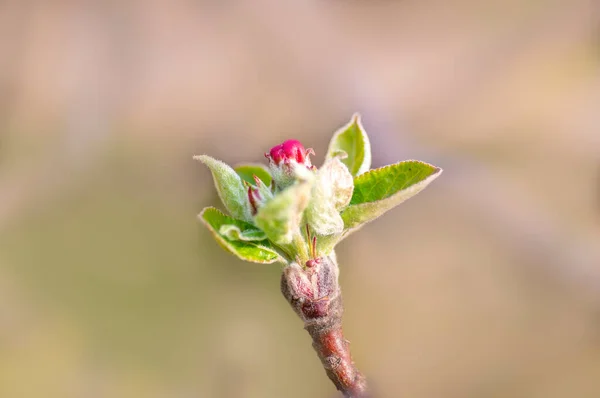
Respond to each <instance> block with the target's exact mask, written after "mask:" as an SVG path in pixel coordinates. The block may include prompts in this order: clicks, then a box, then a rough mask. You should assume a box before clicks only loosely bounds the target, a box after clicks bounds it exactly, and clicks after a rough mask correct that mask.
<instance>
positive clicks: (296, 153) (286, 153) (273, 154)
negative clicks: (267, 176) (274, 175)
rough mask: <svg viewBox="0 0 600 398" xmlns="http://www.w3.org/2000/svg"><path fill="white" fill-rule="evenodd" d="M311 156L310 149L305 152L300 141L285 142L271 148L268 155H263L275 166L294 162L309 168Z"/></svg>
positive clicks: (311, 151)
mask: <svg viewBox="0 0 600 398" xmlns="http://www.w3.org/2000/svg"><path fill="white" fill-rule="evenodd" d="M311 154H314V151H313V150H312V148H309V149H308V150H306V149H304V146H303V145H302V144H301V143H300V141H298V140H287V141H285V142H284V143H283V144H279V145H276V146H274V147H273V148H271V150H270V151H269V153H268V154H266V153H265V156H266V157H267V158H268V159H269V160H271V161H272V162H273V163H275V165H277V166H279V165H281V163H284V164H289V163H290V162H292V161H295V162H296V163H300V164H304V165H305V166H307V167H311V163H310V159H309V156H310V155H311Z"/></svg>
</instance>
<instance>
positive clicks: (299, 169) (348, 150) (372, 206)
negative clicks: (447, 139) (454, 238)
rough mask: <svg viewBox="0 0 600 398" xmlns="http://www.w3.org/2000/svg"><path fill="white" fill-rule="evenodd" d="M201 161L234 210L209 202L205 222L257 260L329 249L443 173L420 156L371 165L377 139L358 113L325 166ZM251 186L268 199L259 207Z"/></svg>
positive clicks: (232, 248) (235, 249) (230, 246)
mask: <svg viewBox="0 0 600 398" xmlns="http://www.w3.org/2000/svg"><path fill="white" fill-rule="evenodd" d="M302 150H304V149H303V148H302ZM195 159H198V160H200V161H201V162H203V163H204V164H205V165H206V166H208V168H209V169H210V170H211V172H212V176H213V179H214V182H215V187H216V189H217V192H218V194H219V197H220V198H221V201H222V202H223V205H224V206H225V208H226V210H227V212H228V215H227V214H225V213H223V212H221V211H219V210H218V209H216V208H214V207H207V208H205V209H204V210H202V212H201V213H200V215H199V218H200V220H202V222H203V223H204V224H205V225H206V227H207V228H208V229H209V230H210V232H211V233H212V234H213V236H214V237H215V239H216V240H217V242H218V243H219V244H220V245H221V246H222V247H223V248H224V249H225V250H227V251H229V252H231V253H232V254H234V255H236V256H237V257H239V258H240V259H242V260H246V261H250V262H256V263H273V262H276V261H280V262H283V263H290V262H292V261H302V262H305V261H307V260H308V259H309V258H311V257H319V256H323V255H328V254H330V253H331V251H332V250H333V249H334V246H335V245H336V244H337V243H339V242H340V241H341V240H342V239H343V238H345V237H346V236H348V234H350V233H352V232H353V231H356V230H357V229H358V228H360V227H361V226H362V225H364V224H365V223H367V222H369V221H372V220H373V219H375V218H377V217H379V216H380V215H382V214H383V213H385V212H387V211H388V210H390V209H391V208H393V207H395V206H397V205H398V204H400V203H402V202H403V201H405V200H406V199H408V198H410V197H411V196H414V195H415V194H417V193H418V192H420V191H421V190H422V189H423V188H425V187H426V186H427V185H428V184H429V183H430V182H431V181H433V180H434V179H435V178H436V177H438V176H439V175H440V173H441V172H442V170H441V169H440V168H438V167H435V166H432V165H430V164H427V163H424V162H420V161H416V160H407V161H403V162H399V163H395V164H392V165H388V166H385V167H382V168H378V169H374V170H371V169H370V167H371V145H370V142H369V138H368V136H367V133H366V132H365V130H364V128H363V127H362V125H361V122H360V117H359V116H358V115H354V116H353V117H352V119H351V121H350V122H349V123H348V124H347V125H345V126H343V127H342V128H341V129H339V130H338V131H337V132H336V133H335V134H334V135H333V137H332V139H331V142H330V144H329V148H328V151H327V155H326V158H325V162H324V164H323V165H322V166H321V167H320V168H319V169H316V168H315V167H313V166H310V167H306V166H305V165H304V164H296V163H295V162H292V164H291V165H290V164H274V162H273V161H272V159H270V164H269V168H267V167H265V166H263V165H261V164H245V165H241V166H237V167H234V168H232V167H230V166H228V165H227V164H225V163H223V162H221V161H219V160H216V159H213V158H211V157H210V156H207V155H201V156H195ZM308 163H309V164H310V161H308ZM251 192H254V193H255V196H254V197H255V198H260V199H261V201H260V203H259V205H258V206H257V203H256V200H253V199H252V198H251ZM313 241H314V242H316V245H314V247H313Z"/></svg>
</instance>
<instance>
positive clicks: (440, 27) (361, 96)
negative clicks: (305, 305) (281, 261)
mask: <svg viewBox="0 0 600 398" xmlns="http://www.w3.org/2000/svg"><path fill="white" fill-rule="evenodd" d="M353 112H360V113H361V114H362V117H363V123H364V125H365V127H366V129H367V131H368V132H369V134H370V136H371V142H372V148H373V154H374V166H375V167H379V166H382V165H384V164H388V163H392V162H396V161H398V160H403V159H413V158H414V159H419V160H424V161H427V162H430V163H434V164H436V165H438V166H441V167H443V168H444V170H445V172H444V174H443V175H442V177H441V178H440V179H438V180H437V181H435V183H433V184H432V185H431V186H430V187H429V188H427V189H426V190H425V191H424V192H422V193H421V194H420V195H418V196H417V197H416V198H413V199H411V200H409V201H408V202H406V203H404V204H403V205H402V206H400V207H399V208H397V209H395V210H393V211H392V212H391V213H389V214H388V215H387V216H386V217H385V218H383V219H380V220H377V221H376V222H374V223H372V224H369V225H368V226H367V227H365V228H364V229H363V230H361V231H360V232H359V233H356V234H353V235H352V236H351V237H350V238H348V239H347V240H346V241H344V242H343V243H342V244H341V245H340V246H339V247H338V259H339V261H340V264H341V269H342V273H341V283H342V286H343V288H344V299H345V303H346V313H345V330H346V334H347V338H348V339H349V340H350V341H351V342H352V350H353V355H354V359H355V360H356V362H357V364H358V365H359V368H360V369H361V370H362V371H363V372H364V373H366V374H367V375H368V376H369V378H370V380H371V383H372V385H373V387H374V388H375V389H376V391H377V392H378V394H379V395H378V397H411V398H438V397H445V398H480V397H491V398H508V397H510V398H519V397H523V398H536V397H543V398H566V397H579V398H592V397H599V396H600V6H599V4H598V2H597V1H594V0H590V1H584V0H573V1H569V2H566V1H558V0H555V1H552V0H545V1H541V0H505V1H498V0H485V1H476V0H456V1H445V0H427V1H412V0H405V1H391V0H390V1H384V0H379V1H375V0H372V1H341V0H338V1H335V0H330V1H313V0H306V1H297V2H296V1H275V0H253V1H251V0H229V1H215V0H212V1H210V0H203V1H202V0H196V1H191V0H187V1H185V0H178V1H159V0H144V1H142V0H126V1H125V0H122V1H117V0H115V1H91V0H90V1H33V0H32V1H26V0H14V1H10V0H8V1H2V2H0V397H6V398H13V397H15V398H20V397H47V398H53V397H57V398H59V397H60V398H65V397H67V398H69V397H76V398H79V397H84V398H103V397H110V398H121V397H123V398H125V397H144V398H146V397H148V398H154V397H157V398H158V397H160V398H162V397H181V398H187V397H209V398H210V397H217V398H264V397H277V398H279V397H289V398H295V397H298V398H299V397H323V398H331V397H334V396H336V395H335V390H334V388H333V385H332V384H331V383H330V382H329V380H328V379H327V377H326V376H325V373H324V371H323V369H322V368H321V366H320V362H319V360H318V359H317V357H316V355H315V354H314V352H313V350H312V348H311V342H310V337H309V336H308V334H307V333H306V332H305V331H304V330H303V329H302V325H301V322H300V321H299V320H298V319H297V318H295V315H294V314H293V313H292V311H291V310H290V308H289V307H288V304H286V302H285V300H284V299H283V298H282V297H281V295H280V292H279V275H280V266H278V265H257V264H249V263H243V262H241V261H239V260H237V259H235V258H234V257H233V256H230V255H228V254H226V253H225V252H224V251H222V250H221V249H220V248H219V247H218V246H217V244H216V243H215V242H214V241H213V240H212V238H211V237H210V236H209V234H208V232H207V231H206V230H204V229H203V227H202V226H201V225H200V224H199V222H198V221H197V219H196V214H197V213H198V212H199V211H200V210H201V209H202V208H203V207H204V206H209V205H217V206H220V204H218V198H217V197H216V194H215V192H214V189H213V186H212V182H211V178H210V174H209V172H208V171H207V170H206V169H205V168H204V167H203V166H202V165H201V164H199V163H197V162H194V161H193V160H192V155H194V154H202V153H208V154H211V155H213V156H215V157H217V158H220V159H223V160H225V161H227V162H228V163H232V164H234V163H236V162H240V161H264V158H263V153H264V152H265V151H267V150H268V149H269V148H270V147H271V146H273V145H275V144H278V143H280V142H282V141H283V140H284V139H287V138H299V139H301V140H302V142H303V143H304V144H305V145H306V146H308V147H313V148H314V149H315V151H316V153H317V156H316V158H315V163H316V164H320V163H321V162H322V160H323V154H324V152H325V150H326V148H327V143H328V140H329V137H330V136H331V134H332V133H333V131H335V130H336V129H337V128H338V127H339V126H341V125H343V124H344V123H346V122H347V121H348V120H349V119H350V117H351V115H352V113H353Z"/></svg>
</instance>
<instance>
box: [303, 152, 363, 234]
mask: <svg viewBox="0 0 600 398" xmlns="http://www.w3.org/2000/svg"><path fill="white" fill-rule="evenodd" d="M353 186H354V183H353V179H352V175H351V174H350V172H349V171H348V168H347V167H346V166H345V165H344V164H343V163H342V162H341V161H340V160H339V159H338V158H332V159H328V160H326V161H325V164H324V165H323V166H322V167H321V168H320V169H319V170H318V171H317V178H316V181H315V184H314V186H313V188H312V194H311V196H312V197H311V200H310V204H309V206H308V209H307V210H306V219H307V221H308V224H309V225H310V227H311V229H312V230H313V231H314V232H315V233H316V234H317V235H331V234H336V233H338V234H339V233H341V232H342V231H343V229H344V221H343V220H342V217H340V214H339V212H340V210H342V209H344V208H345V207H346V206H347V205H348V203H349V202H350V199H351V198H352V188H353Z"/></svg>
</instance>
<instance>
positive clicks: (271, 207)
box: [254, 181, 312, 244]
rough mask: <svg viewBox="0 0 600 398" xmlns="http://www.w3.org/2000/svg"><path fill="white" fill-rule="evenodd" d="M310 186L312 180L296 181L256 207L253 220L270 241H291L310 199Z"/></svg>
mask: <svg viewBox="0 0 600 398" xmlns="http://www.w3.org/2000/svg"><path fill="white" fill-rule="evenodd" d="M311 187H312V181H298V182H296V183H295V184H294V185H292V186H290V187H288V188H286V189H284V190H283V191H281V192H279V193H278V194H277V195H275V196H274V197H273V199H271V200H269V201H268V202H267V203H265V204H264V205H263V206H262V207H261V208H260V209H258V213H257V214H256V217H255V218H254V222H255V223H256V225H257V226H258V227H259V228H260V229H262V230H263V231H265V233H266V234H267V237H268V238H269V239H270V240H271V241H272V242H275V243H276V244H287V243H290V242H291V241H292V238H293V235H294V233H296V232H297V231H298V228H299V227H300V221H301V220H302V213H303V212H304V209H306V206H307V205H308V202H309V200H310V191H311Z"/></svg>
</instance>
